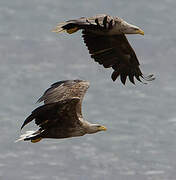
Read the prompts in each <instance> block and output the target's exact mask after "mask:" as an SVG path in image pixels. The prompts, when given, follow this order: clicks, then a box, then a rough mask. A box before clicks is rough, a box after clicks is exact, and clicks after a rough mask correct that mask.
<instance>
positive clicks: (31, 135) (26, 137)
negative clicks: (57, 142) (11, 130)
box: [15, 131, 41, 142]
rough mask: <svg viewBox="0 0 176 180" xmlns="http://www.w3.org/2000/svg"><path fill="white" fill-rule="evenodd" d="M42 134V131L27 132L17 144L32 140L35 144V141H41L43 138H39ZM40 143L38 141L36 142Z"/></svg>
mask: <svg viewBox="0 0 176 180" xmlns="http://www.w3.org/2000/svg"><path fill="white" fill-rule="evenodd" d="M39 134H40V131H26V133H24V134H22V135H21V136H20V138H19V139H17V140H16V141H15V142H19V141H22V140H24V141H28V140H31V142H33V141H34V140H36V139H37V140H38V139H40V140H41V137H38V135H39ZM36 142H38V141H36Z"/></svg>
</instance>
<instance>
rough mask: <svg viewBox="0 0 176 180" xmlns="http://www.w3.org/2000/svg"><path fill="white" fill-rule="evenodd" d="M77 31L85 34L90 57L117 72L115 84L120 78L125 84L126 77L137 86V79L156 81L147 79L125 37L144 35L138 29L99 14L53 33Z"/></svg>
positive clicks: (66, 24) (115, 18)
mask: <svg viewBox="0 0 176 180" xmlns="http://www.w3.org/2000/svg"><path fill="white" fill-rule="evenodd" d="M78 30H82V37H83V39H84V42H85V44H86V46H87V47H88V50H89V53H90V54H91V57H92V58H93V59H94V60H95V61H96V62H98V63H99V64H102V65H103V66H104V67H105V68H110V67H112V68H113V69H114V72H113V73H112V75H111V78H112V80H113V81H115V80H116V79H117V77H118V76H120V79H121V82H122V83H123V84H125V82H126V78H127V76H128V77H129V80H130V81H131V82H132V83H133V84H135V81H134V77H136V79H137V80H138V81H141V79H140V77H141V78H142V79H145V80H146V81H151V80H153V79H154V77H153V75H148V76H146V77H145V76H144V75H143V73H142V72H141V70H140V68H139V61H138V59H137V56H136V54H135V52H134V50H133V48H132V47H131V46H130V44H129V42H128V40H127V38H126V36H125V34H142V35H144V31H142V30H141V29H140V28H139V27H137V26H134V25H132V24H129V23H127V22H126V21H124V20H123V19H121V18H119V17H112V16H109V15H106V14H100V15H96V16H94V17H89V18H86V17H81V18H79V19H74V20H69V21H65V22H62V23H59V24H58V25H57V27H56V28H55V29H54V30H53V32H57V33H59V32H63V31H66V32H67V33H69V34H72V33H74V32H76V31H78Z"/></svg>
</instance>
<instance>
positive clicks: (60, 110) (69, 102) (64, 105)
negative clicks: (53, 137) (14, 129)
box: [21, 97, 80, 129]
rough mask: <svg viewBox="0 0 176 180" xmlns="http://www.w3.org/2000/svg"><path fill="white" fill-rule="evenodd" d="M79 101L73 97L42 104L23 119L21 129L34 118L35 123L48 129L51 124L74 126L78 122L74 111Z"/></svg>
mask: <svg viewBox="0 0 176 180" xmlns="http://www.w3.org/2000/svg"><path fill="white" fill-rule="evenodd" d="M79 101H80V99H79V98H78V97H73V98H70V99H66V100H62V101H59V102H54V103H50V104H44V105H42V106H40V107H38V108H36V109H35V110H34V111H32V113H31V115H30V116H28V117H27V118H26V120H25V121H24V123H23V125H22V126H21V129H22V128H23V127H24V126H25V125H27V124H28V123H29V122H31V121H32V120H35V123H36V125H38V126H39V127H41V128H42V129H48V128H49V127H53V126H58V127H75V126H76V125H77V124H80V121H79V118H78V116H77V112H76V105H77V104H78V102H79Z"/></svg>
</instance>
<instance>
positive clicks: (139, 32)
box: [136, 29, 144, 35]
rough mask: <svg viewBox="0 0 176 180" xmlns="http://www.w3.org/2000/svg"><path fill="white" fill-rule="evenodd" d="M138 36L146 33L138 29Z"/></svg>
mask: <svg viewBox="0 0 176 180" xmlns="http://www.w3.org/2000/svg"><path fill="white" fill-rule="evenodd" d="M136 34H141V35H144V31H143V30H142V29H138V30H137V31H136Z"/></svg>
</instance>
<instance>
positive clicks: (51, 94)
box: [17, 80, 106, 143]
mask: <svg viewBox="0 0 176 180" xmlns="http://www.w3.org/2000/svg"><path fill="white" fill-rule="evenodd" d="M88 88H89V82H87V81H83V80H66V81H59V82H56V83H54V84H52V85H51V87H50V88H49V89H47V90H46V91H45V92H44V94H43V96H42V97H41V98H40V99H39V100H38V102H41V101H44V105H42V106H40V107H38V108H36V109H35V110H34V111H32V113H31V115H30V116H28V117H27V118H26V120H25V121H24V123H23V125H22V127H21V129H22V128H23V127H24V126H25V125H26V124H28V123H29V122H31V121H32V120H35V124H36V125H38V126H39V127H40V128H39V130H37V131H36V132H35V131H27V132H26V133H25V134H23V135H21V137H20V138H19V139H18V140H17V141H20V140H24V141H28V140H30V141H31V142H33V143H35V142H38V141H40V140H41V139H43V138H57V139H60V138H69V137H76V136H83V135H85V134H93V133H96V132H98V131H105V130H106V127H104V126H101V125H99V124H91V123H89V122H88V121H86V120H84V119H83V116H82V111H81V106H82V100H83V97H84V95H85V93H86V91H87V89H88Z"/></svg>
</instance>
